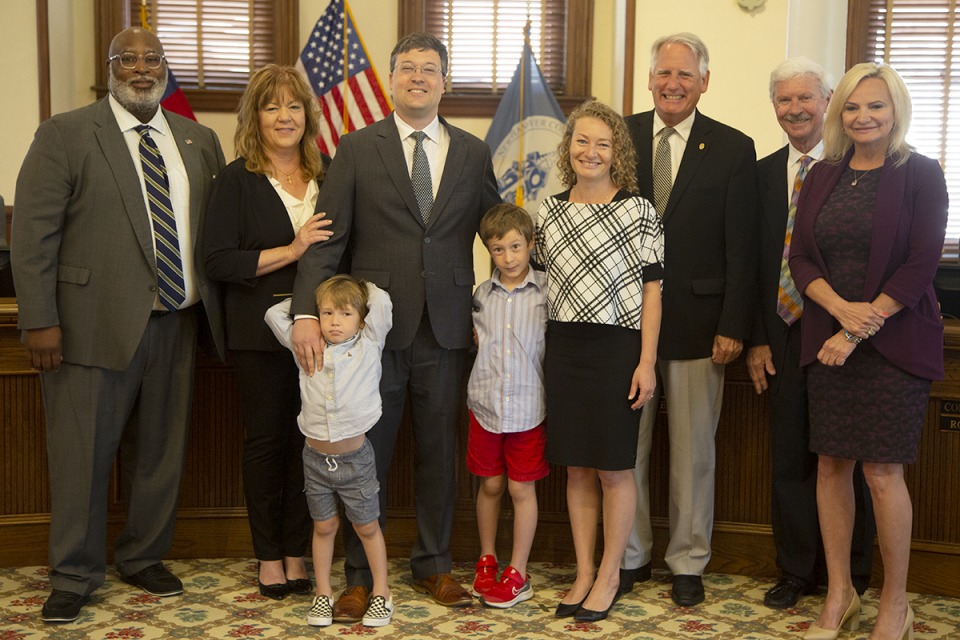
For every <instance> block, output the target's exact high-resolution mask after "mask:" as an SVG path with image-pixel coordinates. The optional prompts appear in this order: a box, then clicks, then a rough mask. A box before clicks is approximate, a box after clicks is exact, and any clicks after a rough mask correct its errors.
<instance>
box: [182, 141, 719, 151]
mask: <svg viewBox="0 0 960 640" xmlns="http://www.w3.org/2000/svg"><path fill="white" fill-rule="evenodd" d="M187 142H190V141H189V140H187ZM700 151H703V143H702V142H701V143H700Z"/></svg>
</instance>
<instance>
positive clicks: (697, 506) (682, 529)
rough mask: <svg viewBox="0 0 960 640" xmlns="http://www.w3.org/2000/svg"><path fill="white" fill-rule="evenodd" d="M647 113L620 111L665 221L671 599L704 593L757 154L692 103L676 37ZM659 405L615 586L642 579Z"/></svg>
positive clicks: (700, 53)
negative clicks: (717, 438) (719, 436)
mask: <svg viewBox="0 0 960 640" xmlns="http://www.w3.org/2000/svg"><path fill="white" fill-rule="evenodd" d="M651 53H652V55H651V62H650V77H649V89H650V91H651V92H652V94H653V102H654V109H653V111H647V112H644V113H639V114H636V115H632V116H629V117H627V118H626V121H627V126H628V127H629V129H630V134H631V136H632V137H633V143H634V146H635V147H636V149H637V181H638V184H639V188H640V195H641V196H643V197H645V198H647V199H648V200H650V201H652V202H653V203H654V207H655V208H656V210H657V213H658V214H660V216H661V218H662V220H663V231H664V273H663V321H662V322H661V324H660V327H661V328H660V343H659V348H658V350H657V352H658V360H657V374H658V378H659V384H658V387H657V392H656V393H655V397H654V398H653V400H652V401H651V402H650V403H649V405H648V406H651V407H656V406H657V396H658V395H659V392H660V388H661V386H662V388H663V390H664V393H665V394H666V399H667V415H668V424H669V435H670V545H669V546H668V547H667V551H666V562H667V565H668V566H669V567H670V570H671V571H672V572H673V575H674V577H673V592H672V596H673V600H674V602H676V603H677V604H679V605H683V606H692V605H695V604H697V603H699V602H701V601H702V600H703V599H704V591H703V581H702V579H701V575H702V574H703V570H704V568H705V567H706V565H707V562H708V561H709V560H710V537H711V533H712V530H713V493H714V467H715V463H714V459H715V449H714V435H715V433H716V429H717V424H718V422H719V419H720V406H721V402H722V399H723V379H724V365H726V364H727V363H728V362H731V361H733V360H734V359H735V358H736V357H737V356H738V355H739V354H740V351H741V350H742V348H743V340H744V339H745V338H747V337H748V332H749V330H750V322H751V310H752V309H753V308H754V304H755V297H756V296H755V293H756V291H755V290H756V282H757V281H756V257H755V256H756V231H755V230H756V159H757V158H756V152H755V151H754V146H753V140H751V139H750V138H748V137H747V136H745V135H744V134H742V133H740V132H739V131H737V130H735V129H732V128H730V127H728V126H726V125H723V124H721V123H719V122H717V121H715V120H711V119H710V118H708V117H706V116H704V115H703V114H702V113H700V112H699V111H697V108H696V107H697V103H698V102H699V100H700V96H701V95H702V94H703V93H705V92H706V91H707V86H708V83H709V81H710V72H709V70H708V66H709V55H708V53H707V48H706V46H705V45H704V44H703V42H702V41H701V40H700V38H698V37H697V36H695V35H693V34H691V33H678V34H674V35H672V36H666V37H662V38H659V39H658V40H657V41H656V42H655V43H654V45H653V48H652V52H651ZM655 418H656V411H644V412H643V415H642V417H641V419H640V441H639V445H638V447H637V466H636V469H635V477H636V481H637V515H636V522H635V527H634V531H633V533H632V534H631V536H630V541H629V542H628V545H627V552H626V554H625V556H624V567H625V569H624V570H623V571H622V573H621V589H622V590H623V591H625V592H626V591H629V590H630V589H631V588H632V586H633V582H634V581H635V580H640V581H643V580H646V579H648V578H649V577H650V560H651V557H652V547H653V532H652V530H651V528H650V501H649V458H650V444H651V438H652V433H653V425H654V421H655Z"/></svg>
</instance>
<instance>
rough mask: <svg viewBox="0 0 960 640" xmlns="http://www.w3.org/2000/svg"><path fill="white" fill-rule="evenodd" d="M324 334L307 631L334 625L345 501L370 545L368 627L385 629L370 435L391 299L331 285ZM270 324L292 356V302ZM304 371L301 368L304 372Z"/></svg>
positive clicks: (386, 596)
mask: <svg viewBox="0 0 960 640" xmlns="http://www.w3.org/2000/svg"><path fill="white" fill-rule="evenodd" d="M316 300H317V310H318V317H319V319H320V331H321V333H322V334H323V338H324V340H325V349H324V351H323V368H322V369H320V370H319V371H317V372H316V374H315V375H313V376H312V377H311V376H308V375H307V374H306V373H305V372H304V371H303V369H300V399H301V409H300V416H299V417H298V419H297V422H298V424H299V425H300V430H301V431H302V432H303V434H304V435H305V436H306V445H305V446H304V448H303V471H304V480H305V485H306V489H305V491H306V495H307V504H308V506H309V508H310V516H311V517H312V518H313V520H314V526H313V566H314V572H315V573H316V578H317V595H316V597H315V598H314V601H313V606H311V608H310V611H309V612H308V614H307V624H310V625H313V626H320V627H323V626H328V625H330V624H332V623H333V605H332V599H333V589H332V587H331V585H330V568H331V565H332V563H333V544H334V537H335V536H336V534H337V529H338V528H339V525H340V519H339V516H338V515H337V504H338V499H339V500H341V501H343V504H344V512H345V513H346V516H347V518H348V519H349V520H350V522H352V523H353V528H354V529H355V530H356V532H357V534H358V535H359V536H360V540H361V541H362V542H363V549H364V551H365V552H366V555H367V560H368V561H369V563H370V570H371V572H372V574H373V591H372V592H371V596H372V597H371V599H370V603H369V606H368V607H367V610H366V613H365V614H364V616H363V620H362V622H363V624H364V625H365V626H371V627H381V626H384V625H387V624H389V623H390V620H391V618H392V616H393V599H392V597H391V595H390V587H389V586H388V585H387V549H386V545H385V544H384V541H383V533H382V532H381V531H380V525H379V523H378V521H377V518H379V516H380V502H379V498H378V495H377V494H378V493H379V490H380V484H379V483H378V482H377V473H376V465H375V461H374V455H373V447H372V445H371V444H370V441H369V440H367V437H366V435H365V434H366V432H367V431H368V430H369V429H370V427H372V426H373V425H374V424H375V423H376V422H377V420H379V419H380V413H381V402H380V374H381V365H380V356H381V353H382V352H383V344H384V340H385V339H386V336H387V332H389V331H390V328H391V326H392V325H393V319H392V313H391V312H392V309H393V305H392V303H391V302H390V296H389V295H387V294H386V292H384V291H382V290H381V289H378V288H377V287H376V286H375V285H373V284H372V283H366V282H364V281H362V280H361V281H359V282H358V281H356V280H354V279H353V278H351V277H350V276H347V275H338V276H334V277H333V278H331V279H329V280H327V281H326V282H324V283H323V284H321V285H320V286H319V287H317V291H316ZM265 319H266V321H267V324H268V325H270V328H271V329H272V330H273V333H274V334H275V335H276V336H277V339H278V340H280V342H281V343H283V345H284V346H285V347H287V348H288V349H290V350H291V351H293V341H292V338H291V332H292V328H293V320H292V319H291V318H290V300H289V299H287V300H285V301H283V302H281V303H280V304H277V305H274V306H273V307H271V308H270V309H268V310H267V314H266V316H265ZM298 366H299V365H298Z"/></svg>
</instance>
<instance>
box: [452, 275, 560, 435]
mask: <svg viewBox="0 0 960 640" xmlns="http://www.w3.org/2000/svg"><path fill="white" fill-rule="evenodd" d="M546 285H547V276H546V274H545V273H543V272H542V271H534V270H533V269H532V268H531V269H530V270H529V271H528V272H527V276H526V278H524V280H523V282H521V283H520V284H519V285H517V287H516V288H514V289H513V291H507V289H506V288H505V287H504V286H503V285H502V284H501V283H500V271H499V269H494V271H493V277H491V278H490V279H489V280H487V281H486V282H484V283H483V284H481V285H480V286H479V287H477V290H476V291H475V292H474V294H473V326H474V328H475V329H476V330H477V338H478V342H479V348H478V349H477V359H476V361H475V362H474V364H473V371H472V372H471V373H470V383H469V385H468V387H467V406H468V407H469V408H470V410H471V411H472V412H473V415H474V417H475V418H476V419H477V422H479V423H480V425H481V426H482V427H483V428H484V429H486V430H487V431H490V432H492V433H518V432H521V431H528V430H530V429H532V428H534V427H536V426H537V425H538V424H540V423H541V422H543V419H544V417H545V416H546V413H547V407H546V402H545V400H544V392H543V353H544V347H545V343H544V331H545V329H546V325H547V296H546V288H547V287H546Z"/></svg>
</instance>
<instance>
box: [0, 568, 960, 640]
mask: <svg viewBox="0 0 960 640" xmlns="http://www.w3.org/2000/svg"><path fill="white" fill-rule="evenodd" d="M168 566H169V567H170V569H172V570H173V571H174V572H175V573H176V574H177V575H178V576H179V577H180V578H181V579H182V580H183V582H184V587H185V589H186V593H185V595H183V596H181V597H173V598H162V599H161V598H157V597H154V596H150V595H147V594H145V593H143V592H141V591H140V590H138V589H135V588H134V587H131V586H130V585H127V584H124V583H123V582H121V581H120V580H119V578H118V577H117V575H116V574H115V573H113V572H112V570H111V572H110V573H108V575H107V582H106V584H104V586H103V587H101V588H100V589H98V590H97V591H96V592H95V593H94V595H93V597H92V599H91V603H90V604H89V605H88V606H86V607H85V608H84V610H83V613H82V615H81V617H80V619H79V620H78V621H77V622H75V623H70V624H65V625H47V624H44V623H42V622H41V621H40V607H41V606H42V605H43V601H44V599H45V598H46V596H47V594H48V593H49V590H50V585H49V583H48V582H47V580H46V568H45V567H22V568H6V569H0V640H34V639H36V638H53V639H58V640H80V639H82V638H91V639H97V640H100V639H114V638H116V639H121V638H122V639H132V638H299V637H362V638H391V639H393V638H404V639H408V638H434V639H438V640H442V639H444V638H458V639H464V638H471V639H478V640H507V639H510V640H537V639H540V638H557V639H561V638H562V639H568V638H590V639H597V640H601V639H602V640H618V639H622V638H631V639H643V640H660V639H664V638H672V639H677V638H710V639H718V640H719V639H727V638H743V639H745V640H771V639H776V638H793V639H795V640H796V639H798V638H801V637H802V636H803V632H804V630H805V629H806V628H807V626H808V625H809V623H810V621H811V620H813V619H814V617H815V614H814V612H816V611H818V610H819V609H820V607H821V606H822V604H823V597H822V595H820V596H810V597H806V598H803V599H802V600H801V601H800V604H799V605H798V606H797V608H795V609H790V610H787V611H782V612H780V611H775V610H772V609H768V608H766V607H764V606H763V594H764V592H765V591H766V589H767V588H769V587H770V584H769V583H764V582H759V581H757V580H753V579H751V578H748V577H744V576H734V575H723V574H710V575H707V576H704V583H705V585H706V589H707V599H706V601H705V602H704V603H703V604H701V605H700V606H698V607H689V608H684V607H676V606H674V604H673V602H672V601H671V600H670V582H669V580H670V575H669V574H668V573H666V572H661V571H655V572H654V577H653V580H651V581H650V582H647V583H644V584H641V585H637V588H636V589H634V591H633V593H631V594H629V595H628V596H627V597H625V598H624V599H623V600H621V601H620V603H618V604H617V606H616V607H614V609H613V611H612V612H611V616H610V618H608V619H607V620H604V621H602V622H600V623H598V624H589V623H583V624H577V623H574V622H572V621H568V620H557V619H556V618H554V617H553V609H554V607H555V606H556V603H557V602H558V601H559V599H560V598H561V597H562V595H563V594H564V593H565V590H566V589H567V588H568V587H569V585H570V583H571V582H572V575H573V573H574V570H573V567H572V566H570V565H553V564H545V563H531V565H530V566H529V568H528V571H529V572H530V574H531V575H532V576H533V586H534V589H535V590H536V596H535V597H534V598H533V599H532V600H529V601H527V602H524V603H521V604H519V605H517V606H515V607H513V608H512V609H506V610H498V609H483V608H481V607H480V606H479V605H478V606H475V607H469V608H463V609H459V610H451V609H446V608H444V607H440V606H437V605H435V604H433V603H432V602H430V601H427V600H424V598H423V597H422V596H421V594H418V593H416V592H415V591H413V589H411V588H410V586H409V585H410V579H411V578H410V573H409V569H408V568H407V562H406V561H404V560H400V559H393V560H391V571H390V578H391V588H392V589H393V597H394V602H395V603H396V612H395V613H394V617H393V623H392V624H390V625H389V626H386V627H382V628H379V629H371V628H365V627H363V626H361V625H341V624H334V625H333V626H331V627H326V628H324V629H318V628H315V627H309V626H306V624H305V616H306V613H307V609H308V608H309V605H310V598H308V597H307V596H289V597H287V598H286V599H285V600H282V601H280V602H276V601H273V600H268V599H266V598H264V597H262V596H260V595H259V593H257V590H256V563H255V562H254V561H252V560H249V559H218V560H185V561H172V562H169V563H168ZM472 570H473V567H472V565H467V564H465V563H460V564H458V565H457V566H455V567H454V572H455V574H456V576H457V577H458V578H459V579H460V580H461V581H462V582H464V583H466V582H467V581H469V580H470V579H472ZM342 575H343V574H342V561H341V562H339V563H337V564H335V566H334V580H335V586H337V585H338V581H339V584H340V586H342ZM878 595H879V594H878V592H876V591H875V590H872V589H871V590H870V591H868V592H867V594H866V596H865V598H864V607H863V610H862V615H863V618H862V623H861V626H860V630H859V631H858V632H857V633H855V634H845V635H843V636H841V637H842V638H844V639H845V640H846V639H847V638H851V639H854V638H855V639H861V638H866V637H867V635H868V634H869V632H870V629H871V627H872V625H873V621H874V619H875V616H876V603H877V597H878ZM910 602H911V605H912V606H913V608H914V610H915V611H916V614H917V618H916V624H915V625H914V631H915V633H916V637H917V638H918V639H923V640H934V639H941V638H960V601H958V600H954V599H948V598H940V597H935V596H919V595H912V594H911V596H910Z"/></svg>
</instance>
